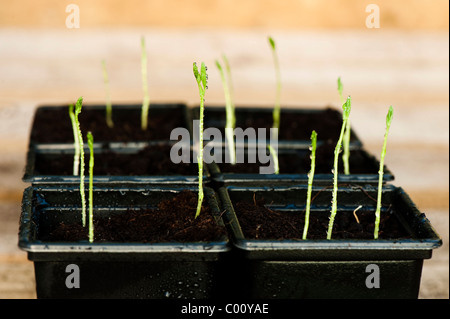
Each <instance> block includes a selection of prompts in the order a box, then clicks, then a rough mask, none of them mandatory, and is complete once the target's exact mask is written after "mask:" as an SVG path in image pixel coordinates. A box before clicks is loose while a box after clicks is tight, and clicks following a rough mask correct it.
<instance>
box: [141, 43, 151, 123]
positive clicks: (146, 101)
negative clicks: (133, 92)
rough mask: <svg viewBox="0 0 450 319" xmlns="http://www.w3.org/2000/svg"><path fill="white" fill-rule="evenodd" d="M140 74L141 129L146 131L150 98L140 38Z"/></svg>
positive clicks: (143, 50)
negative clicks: (141, 93)
mask: <svg viewBox="0 0 450 319" xmlns="http://www.w3.org/2000/svg"><path fill="white" fill-rule="evenodd" d="M141 49H142V56H141V73H142V90H143V92H144V100H143V102H142V112H141V128H142V130H144V131H145V130H147V127H148V109H149V107H150V96H149V93H148V83H147V52H146V49H145V39H144V37H142V38H141Z"/></svg>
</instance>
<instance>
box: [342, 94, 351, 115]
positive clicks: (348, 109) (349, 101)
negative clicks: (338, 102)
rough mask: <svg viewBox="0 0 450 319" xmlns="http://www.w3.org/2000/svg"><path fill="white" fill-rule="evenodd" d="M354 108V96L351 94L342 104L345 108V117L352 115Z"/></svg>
mask: <svg viewBox="0 0 450 319" xmlns="http://www.w3.org/2000/svg"><path fill="white" fill-rule="evenodd" d="M351 108H352V98H351V97H350V96H348V97H347V101H345V103H344V104H343V105H342V109H343V110H344V115H343V118H344V119H345V120H346V119H348V117H349V116H350V110H351Z"/></svg>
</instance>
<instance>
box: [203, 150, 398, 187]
mask: <svg viewBox="0 0 450 319" xmlns="http://www.w3.org/2000/svg"><path fill="white" fill-rule="evenodd" d="M330 146H333V145H331V144H329V143H323V144H322V145H321V146H319V147H318V148H317V151H316V160H315V174H314V182H315V183H320V184H331V182H332V180H333V174H332V168H333V161H334V154H333V152H334V149H333V150H331V147H330ZM247 147H251V145H247ZM333 147H334V146H333ZM249 150H251V152H252V153H253V154H254V156H252V161H251V162H250V160H249V159H250V157H249ZM237 152H241V154H242V158H243V160H242V161H240V162H238V163H236V164H234V165H233V164H230V163H229V161H228V162H227V160H226V156H221V157H220V159H221V161H220V162H219V163H217V162H213V163H211V164H209V165H208V167H209V171H210V173H211V177H212V179H214V180H215V181H217V182H223V183H225V185H235V184H255V183H256V185H258V183H259V185H261V184H262V183H271V184H286V183H307V182H308V173H309V171H310V169H311V159H310V154H311V152H310V151H309V150H308V149H305V148H286V147H282V148H279V149H278V154H277V157H278V163H279V173H278V174H274V173H267V174H262V173H260V172H261V171H260V168H262V167H265V168H268V166H269V164H270V163H269V156H270V154H269V151H268V150H267V151H265V153H267V154H265V155H266V156H265V158H264V162H263V161H260V158H259V154H258V152H259V151H258V149H257V147H254V148H251V149H249V148H245V149H244V148H241V149H237ZM222 154H225V149H222ZM222 157H224V158H222ZM349 167H350V174H347V175H346V174H344V168H343V162H342V157H340V158H339V174H338V181H339V183H378V179H379V174H378V171H379V168H380V163H379V162H378V160H377V159H376V158H375V157H374V156H373V155H371V154H369V153H368V152H367V151H366V150H364V149H363V148H360V149H352V150H350V157H349ZM271 172H273V169H272V170H271ZM392 180H394V175H393V174H392V172H391V171H390V170H389V169H388V168H387V167H386V166H384V174H383V181H384V182H388V181H392Z"/></svg>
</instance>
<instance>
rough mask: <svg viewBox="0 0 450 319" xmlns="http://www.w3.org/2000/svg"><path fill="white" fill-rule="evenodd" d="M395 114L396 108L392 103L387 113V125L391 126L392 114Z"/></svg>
mask: <svg viewBox="0 0 450 319" xmlns="http://www.w3.org/2000/svg"><path fill="white" fill-rule="evenodd" d="M393 115H394V108H393V107H392V105H391V106H390V107H389V111H388V113H387V115H386V126H387V127H389V126H391V122H392V116H393Z"/></svg>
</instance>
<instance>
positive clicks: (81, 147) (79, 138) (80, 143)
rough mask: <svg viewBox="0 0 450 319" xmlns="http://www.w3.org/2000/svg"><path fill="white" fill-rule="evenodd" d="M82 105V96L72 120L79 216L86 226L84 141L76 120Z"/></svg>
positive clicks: (76, 105)
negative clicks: (77, 177)
mask: <svg viewBox="0 0 450 319" xmlns="http://www.w3.org/2000/svg"><path fill="white" fill-rule="evenodd" d="M82 106H83V98H82V97H80V98H79V99H78V101H77V103H76V104H75V114H74V121H75V127H76V131H77V138H76V141H78V143H77V144H78V147H79V150H80V156H79V158H80V196H81V218H82V222H83V227H84V226H86V197H85V194H84V143H83V136H82V134H81V128H80V122H79V121H78V115H79V114H80V113H81V108H82Z"/></svg>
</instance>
